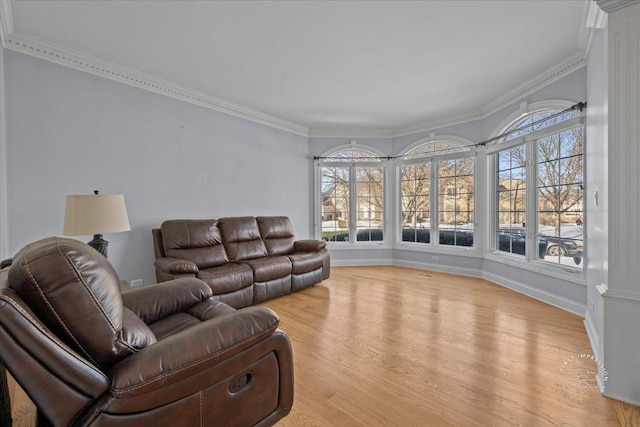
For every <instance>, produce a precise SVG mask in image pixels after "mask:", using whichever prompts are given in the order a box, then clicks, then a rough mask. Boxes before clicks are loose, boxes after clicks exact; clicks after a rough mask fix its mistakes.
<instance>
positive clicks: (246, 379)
mask: <svg viewBox="0 0 640 427" xmlns="http://www.w3.org/2000/svg"><path fill="white" fill-rule="evenodd" d="M252 378H253V372H251V371H249V372H246V373H244V374H242V375H240V376H238V377H236V378H235V379H234V380H233V381H231V384H229V392H231V393H237V392H239V391H240V390H242V389H243V388H245V387H246V386H248V385H249V383H251V379H252Z"/></svg>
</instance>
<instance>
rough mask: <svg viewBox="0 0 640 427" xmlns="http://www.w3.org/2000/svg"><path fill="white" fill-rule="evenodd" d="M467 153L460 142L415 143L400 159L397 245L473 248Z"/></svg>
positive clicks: (470, 153) (465, 143)
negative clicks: (398, 242)
mask: <svg viewBox="0 0 640 427" xmlns="http://www.w3.org/2000/svg"><path fill="white" fill-rule="evenodd" d="M472 147H473V144H472V143H471V142H470V141H465V140H462V139H461V138H456V137H446V138H445V137H439V139H433V138H429V139H427V140H422V141H418V142H417V143H415V144H414V146H413V147H412V148H411V149H410V150H408V151H407V152H406V153H405V154H404V155H402V156H401V159H402V160H399V162H398V168H399V171H400V182H399V187H400V188H399V191H400V204H401V210H400V220H401V230H400V235H401V237H400V239H399V240H400V241H401V242H406V243H417V244H430V245H441V246H464V247H469V246H473V233H474V228H475V227H474V221H475V199H474V188H475V179H474V175H475V174H474V160H475V156H474V155H475V150H472ZM432 236H433V238H432Z"/></svg>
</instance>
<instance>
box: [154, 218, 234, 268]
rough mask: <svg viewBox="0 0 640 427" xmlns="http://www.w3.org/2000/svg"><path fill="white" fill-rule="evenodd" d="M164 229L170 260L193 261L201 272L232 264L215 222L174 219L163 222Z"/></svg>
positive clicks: (209, 220) (163, 241) (163, 238)
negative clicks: (202, 269) (203, 269)
mask: <svg viewBox="0 0 640 427" xmlns="http://www.w3.org/2000/svg"><path fill="white" fill-rule="evenodd" d="M160 228H161V230H162V244H163V246H164V251H165V253H166V255H167V256H169V257H174V258H181V259H186V260H189V261H191V262H193V263H194V264H195V265H197V266H198V268H209V267H216V266H219V265H223V264H225V263H227V262H229V258H228V256H227V253H226V251H225V248H224V246H223V245H222V237H221V235H220V229H219V228H218V221H217V220H215V219H173V220H169V221H165V222H163V223H162V225H161V227H160Z"/></svg>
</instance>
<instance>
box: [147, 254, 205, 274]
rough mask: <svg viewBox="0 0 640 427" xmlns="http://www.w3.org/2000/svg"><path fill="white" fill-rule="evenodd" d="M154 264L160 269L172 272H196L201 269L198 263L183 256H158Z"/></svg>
mask: <svg viewBox="0 0 640 427" xmlns="http://www.w3.org/2000/svg"><path fill="white" fill-rule="evenodd" d="M154 265H155V266H156V268H158V269H159V270H162V271H166V272H167V273H171V274H190V273H191V274H196V273H198V271H199V269H198V266H197V265H195V264H194V263H192V262H191V261H188V260H186V259H181V258H172V257H163V258H158V259H157V260H155V262H154Z"/></svg>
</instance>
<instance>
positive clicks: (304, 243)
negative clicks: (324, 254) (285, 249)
mask: <svg viewBox="0 0 640 427" xmlns="http://www.w3.org/2000/svg"><path fill="white" fill-rule="evenodd" d="M326 247H327V242H325V241H324V240H298V241H295V242H293V248H294V250H295V251H296V252H316V251H319V250H320V249H323V248H326Z"/></svg>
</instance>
